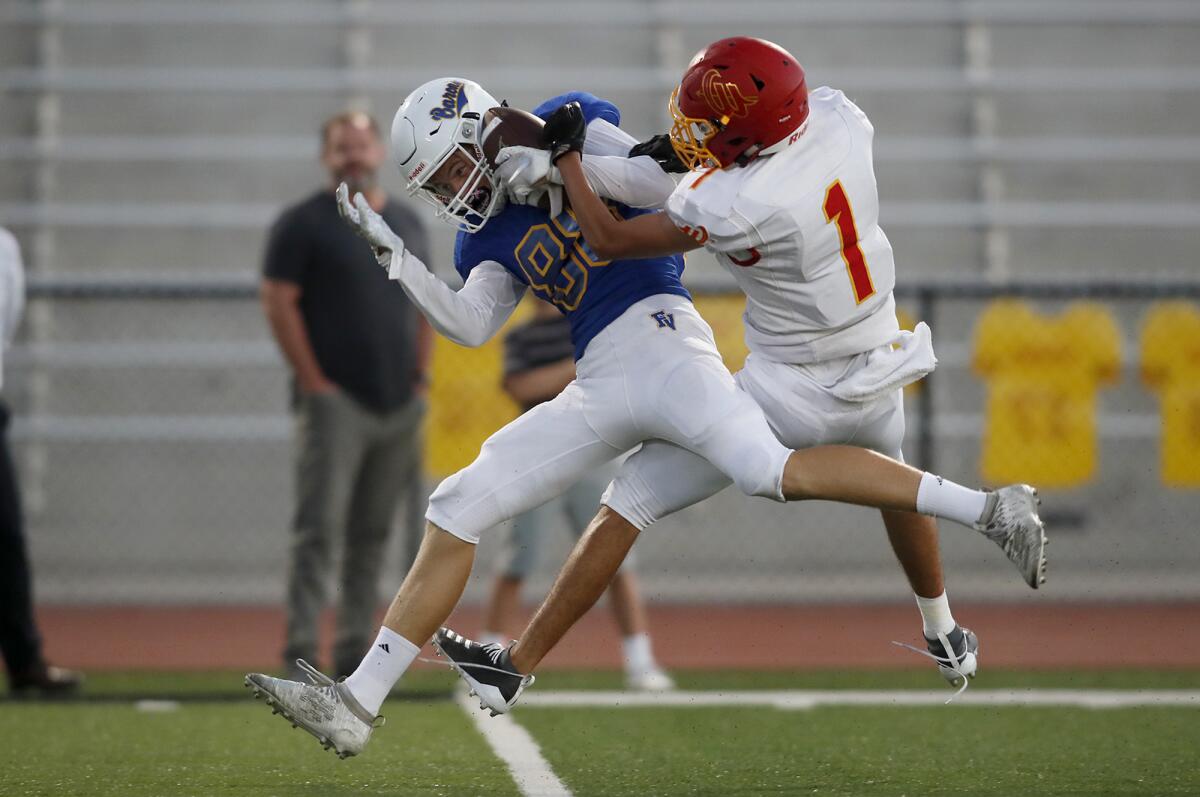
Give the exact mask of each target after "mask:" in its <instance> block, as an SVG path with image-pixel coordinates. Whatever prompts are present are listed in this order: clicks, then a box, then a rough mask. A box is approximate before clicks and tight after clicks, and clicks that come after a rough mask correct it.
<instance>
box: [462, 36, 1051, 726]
mask: <svg viewBox="0 0 1200 797" xmlns="http://www.w3.org/2000/svg"><path fill="white" fill-rule="evenodd" d="M670 109H671V113H672V116H673V118H674V125H673V127H672V129H671V133H670V136H669V139H670V144H671V147H672V148H673V150H674V154H675V155H676V156H677V158H678V160H679V161H681V162H682V164H683V166H685V167H686V168H687V169H688V170H689V171H688V174H687V175H686V176H685V177H684V178H683V179H682V181H681V182H680V183H679V184H678V186H677V187H675V188H674V190H673V191H671V193H670V194H669V196H667V197H665V198H664V199H665V202H664V208H665V212H662V213H657V214H653V215H644V216H639V217H638V218H636V219H630V220H619V219H617V218H615V217H614V216H613V215H612V214H611V213H610V212H609V211H608V209H607V207H606V206H605V204H604V203H603V202H602V201H601V200H600V199H599V198H598V197H597V196H596V195H595V194H594V193H593V192H592V188H591V185H589V182H588V178H591V181H592V183H595V184H596V185H598V186H604V187H606V188H607V189H609V190H608V193H609V195H610V196H611V195H613V191H612V190H611V189H612V186H613V185H614V183H616V182H618V181H615V180H613V179H608V178H607V177H606V175H607V174H608V170H607V169H606V168H605V166H604V163H603V161H604V160H605V159H603V158H601V159H597V160H596V161H594V162H592V163H590V164H589V168H588V171H587V173H586V175H585V173H584V171H583V170H582V168H581V165H580V160H579V156H578V155H575V154H570V153H566V154H562V155H560V156H559V157H557V158H555V157H554V155H555V152H554V150H553V148H551V150H550V151H549V152H548V153H539V152H537V151H531V150H529V149H527V148H512V149H511V150H510V151H505V152H502V153H501V155H500V158H499V160H501V161H502V162H501V164H500V166H499V173H500V176H501V178H502V179H504V180H506V183H507V185H508V187H509V189H510V191H511V192H512V193H513V195H514V197H515V198H516V199H518V200H520V199H522V198H523V197H524V196H526V195H527V194H528V193H529V192H530V191H531V190H534V189H536V188H538V187H541V186H544V185H545V183H546V182H547V181H548V180H549V181H554V182H561V183H563V184H565V186H566V190H567V193H568V195H569V198H570V201H571V205H572V208H573V209H574V211H575V213H576V214H577V216H578V218H579V223H580V226H581V228H582V230H583V233H584V236H585V237H586V238H587V240H588V242H589V244H590V245H591V246H592V247H594V248H595V250H596V251H597V253H598V254H599V255H600V256H602V257H614V258H616V257H644V256H649V255H656V254H659V255H660V254H665V253H675V252H686V251H689V250H692V249H696V248H699V247H701V246H703V247H704V248H706V249H708V250H709V251H711V252H712V253H714V254H715V256H716V258H717V260H718V261H719V262H720V263H721V264H722V265H724V266H725V267H726V269H727V270H728V271H729V272H730V273H731V274H732V275H733V277H734V279H735V280H736V281H737V283H738V286H739V287H740V288H741V289H742V291H743V292H744V293H745V294H746V297H747V301H746V312H745V316H744V321H745V330H746V332H745V336H746V343H747V346H748V348H749V349H750V354H749V357H748V358H747V360H746V364H745V367H744V368H743V370H742V371H740V372H739V373H738V374H737V376H736V379H737V382H738V385H739V386H740V387H741V389H743V390H745V391H746V392H747V393H749V394H750V395H751V396H752V397H753V398H754V400H755V402H756V403H757V404H758V405H759V406H760V407H762V409H763V410H764V412H765V414H766V417H767V421H768V423H769V424H770V425H771V428H772V430H773V431H774V432H775V434H776V435H777V436H778V437H779V439H780V441H781V442H783V443H784V444H785V445H787V446H788V447H789V448H796V449H803V448H806V447H808V446H816V445H823V444H847V445H853V446H861V447H864V448H868V449H872V450H874V451H878V452H879V453H882V454H885V455H887V456H890V457H893V458H896V459H901V458H902V454H901V443H902V442H903V438H904V425H905V424H904V406H903V397H902V391H901V388H902V387H903V386H904V385H906V384H908V383H910V382H912V381H915V380H916V379H919V378H921V377H922V376H924V375H925V374H926V373H928V372H929V371H932V370H933V367H934V365H935V363H936V360H935V358H934V356H933V350H932V345H931V342H930V333H929V328H928V327H927V326H925V325H924V324H921V325H919V326H918V328H917V330H916V331H915V332H914V333H907V332H901V331H900V329H899V325H898V323H897V320H896V308H895V303H894V301H893V298H892V288H893V286H894V284H895V264H894V262H893V257H892V248H891V244H890V243H889V242H888V239H887V236H885V235H884V233H883V230H882V229H881V228H880V227H879V195H878V191H877V188H876V183H875V174H874V167H873V163H872V151H871V146H872V137H873V134H874V129H873V128H872V126H871V123H870V121H868V119H867V117H866V115H865V114H863V112H862V111H861V110H859V109H858V107H856V106H855V105H854V104H853V103H852V102H850V100H848V99H847V98H846V97H845V95H844V94H842V93H841V92H840V91H836V90H834V89H830V88H824V87H822V88H818V89H816V90H815V91H813V92H811V94H810V93H809V92H808V90H807V86H806V83H805V77H804V72H803V70H802V69H801V67H800V65H799V64H798V63H797V61H796V59H795V58H794V57H793V56H792V55H791V54H790V53H788V52H787V51H786V50H784V49H782V48H780V47H778V46H777V45H774V44H772V43H770V42H766V41H763V40H761V39H752V38H745V37H737V38H730V39H723V40H721V41H718V42H715V43H714V44H712V45H710V46H709V47H707V48H705V49H704V50H702V51H701V52H700V53H698V54H697V55H696V57H695V58H694V59H693V61H692V62H691V64H690V65H689V67H688V69H687V71H686V72H685V73H684V76H683V79H682V81H681V83H680V85H679V87H678V88H677V89H676V90H675V92H674V93H673V94H672V96H671V100H670ZM573 115H574V114H573V111H572V109H570V108H569V107H563V108H562V109H560V111H559V112H557V114H556V116H555V117H553V118H552V119H551V121H550V122H549V123H548V126H551V127H554V128H560V129H563V130H567V131H570V130H572V129H574V130H578V129H579V126H578V123H577V122H576V121H572V116H573ZM565 137H567V138H569V137H570V135H569V133H568V134H567V135H566V136H565ZM616 195H617V198H619V197H620V194H619V192H616ZM938 479H939V477H936V476H932V475H928V474H927V475H926V476H924V477H923V484H925V485H926V486H932V485H933V484H935V483H937V481H938ZM729 483H730V481H729V479H727V478H726V477H724V476H722V475H721V474H720V473H719V472H718V471H717V470H716V469H715V468H713V467H712V466H711V465H710V464H708V463H707V462H705V461H704V460H703V459H702V458H701V457H699V456H697V455H696V454H695V453H693V452H691V451H689V450H687V449H686V448H685V447H680V446H676V445H673V444H671V443H669V442H664V441H650V442H647V443H645V444H644V445H643V446H642V448H641V450H640V451H638V452H636V453H635V454H633V455H632V456H631V457H630V458H629V459H628V460H627V462H626V463H625V465H624V466H623V467H622V468H621V470H620V472H619V473H618V476H617V478H616V479H615V480H614V481H613V483H612V484H611V486H610V487H609V490H608V491H607V492H606V494H605V496H604V498H603V503H604V505H605V506H606V507H607V508H608V509H609V510H611V511H610V512H608V513H607V514H606V515H605V516H604V517H603V522H602V523H596V524H594V525H593V528H592V529H590V530H589V532H588V534H587V535H586V536H585V537H584V538H583V539H582V540H581V542H580V544H579V545H578V546H577V548H576V551H575V553H574V554H573V555H572V558H571V560H569V561H568V563H567V565H566V566H565V567H564V569H563V572H562V574H561V575H560V580H559V582H558V583H556V585H555V588H554V589H553V590H552V592H551V594H550V596H549V597H548V598H547V601H546V603H545V604H543V606H542V608H541V609H540V610H539V612H538V614H537V615H536V616H535V618H534V620H533V621H532V622H531V624H530V626H529V628H528V629H527V630H526V632H525V633H524V634H523V635H522V637H521V638H520V639H519V640H517V642H516V643H515V645H514V646H513V647H512V648H511V649H510V651H509V653H510V660H511V662H512V664H513V665H514V667H515V669H516V670H517V671H518V672H521V673H528V672H530V671H531V670H532V668H533V667H534V666H536V664H537V663H538V662H539V661H540V660H541V658H542V657H543V656H544V655H545V654H546V653H547V652H548V651H549V650H550V648H551V647H553V645H554V644H555V643H556V642H557V641H558V639H560V638H561V636H562V635H563V634H564V633H565V632H566V629H567V628H569V626H570V624H571V623H572V622H573V621H574V620H575V619H577V618H578V617H579V616H581V615H582V613H583V612H584V611H586V609H587V608H588V607H589V606H590V605H591V604H590V602H589V601H594V600H595V597H597V596H598V595H599V592H598V591H597V590H598V589H599V588H600V587H601V585H603V584H605V583H607V581H605V580H604V579H603V575H604V573H606V572H609V571H615V568H616V566H617V565H618V564H619V562H620V556H621V555H622V551H623V550H627V549H628V547H629V546H630V545H632V543H633V540H634V539H635V538H636V535H637V533H638V532H639V531H640V530H642V529H644V528H646V527H647V526H649V525H650V524H651V523H653V522H654V521H656V520H658V519H660V518H662V517H664V516H666V515H668V514H671V513H672V512H675V511H677V510H679V509H682V508H684V507H686V506H690V505H692V504H694V503H696V502H698V501H701V500H703V499H705V498H707V497H709V496H711V495H713V494H715V493H717V492H719V491H720V490H722V489H724V488H725V487H726V486H728V485H729ZM1005 489H1006V490H1009V491H1010V492H1011V493H1012V495H1013V497H1014V498H1015V499H1017V500H1023V501H1026V502H1028V503H1030V504H1033V503H1034V502H1036V497H1035V495H1036V493H1035V491H1034V490H1033V489H1032V488H1030V487H1027V486H1024V485H1018V486H1014V487H1010V488H1005ZM917 509H918V511H920V512H926V511H927V510H928V509H929V506H928V505H926V504H924V502H923V499H922V498H921V497H918V501H917ZM883 520H884V524H885V526H886V528H887V531H888V536H889V539H890V540H891V543H892V546H893V549H894V551H895V553H896V556H897V558H898V559H899V561H900V563H901V565H902V566H903V568H904V570H905V573H906V575H907V576H908V579H909V582H910V584H911V586H912V588H913V591H914V593H915V597H916V601H917V604H918V608H919V609H920V612H921V616H922V621H923V623H922V624H923V629H922V630H923V635H924V637H925V639H926V642H927V648H928V650H929V654H930V655H931V656H932V657H933V658H934V659H935V660H936V661H937V663H938V666H939V670H940V671H941V673H942V675H943V676H945V677H946V679H947V680H949V681H951V682H952V683H957V682H961V685H962V686H963V687H965V685H966V677H965V676H971V675H974V673H975V671H976V668H977V662H976V651H977V649H978V641H977V639H976V638H975V635H974V634H973V633H972V632H971V631H969V630H967V629H964V628H962V627H960V626H959V625H958V624H957V623H956V622H955V621H954V618H953V616H952V614H951V612H950V607H949V602H948V600H947V598H946V594H945V587H944V584H943V578H942V569H941V561H940V556H939V551H938V537H937V534H938V532H937V525H936V522H935V521H934V519H933V517H931V516H929V515H927V514H924V515H923V514H917V513H916V512H907V511H895V510H884V511H883ZM1044 542H1045V538H1044V536H1042V537H1041V538H1040V540H1039V541H1038V543H1037V546H1036V547H1037V550H1036V551H1034V553H1035V556H1034V557H1033V558H1031V559H1026V560H1025V561H1024V567H1023V568H1022V575H1023V576H1024V578H1025V580H1026V582H1027V583H1028V584H1029V585H1030V586H1031V587H1033V588H1035V589H1036V588H1037V587H1038V586H1039V585H1040V584H1041V583H1042V582H1044V580H1045V560H1044V556H1043V551H1042V547H1043V546H1044ZM602 563H603V564H604V565H605V567H604V568H603V569H602V568H601V564H602ZM1019 566H1020V565H1019ZM585 568H586V570H587V572H589V573H591V574H592V576H591V579H592V580H591V581H590V582H589V580H588V579H587V578H585V577H584V576H582V575H581V573H580V572H579V571H582V570H584V569H585ZM585 583H586V584H589V585H590V589H580V588H578V585H579V584H585ZM460 655H461V654H460ZM487 675H488V674H479V675H476V676H474V677H472V676H471V675H470V674H468V675H467V676H466V678H467V680H468V682H470V683H471V684H472V686H476V683H475V682H476V681H478V680H480V679H481V678H486V677H487ZM491 707H492V708H506V707H497V706H491Z"/></svg>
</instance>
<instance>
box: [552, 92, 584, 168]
mask: <svg viewBox="0 0 1200 797" xmlns="http://www.w3.org/2000/svg"><path fill="white" fill-rule="evenodd" d="M586 138H587V119H586V118H585V117H584V115H583V108H581V107H580V106H579V103H577V102H568V103H567V104H565V105H562V106H559V107H558V108H557V109H556V110H555V111H554V113H552V114H550V117H549V118H548V119H546V127H545V128H543V129H542V139H543V143H544V144H545V147H546V149H548V150H550V162H551V163H555V162H557V161H558V159H559V158H561V157H562V156H563V155H566V154H567V153H568V152H583V142H584V140H585V139H586Z"/></svg>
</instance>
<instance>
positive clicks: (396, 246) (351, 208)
mask: <svg viewBox="0 0 1200 797" xmlns="http://www.w3.org/2000/svg"><path fill="white" fill-rule="evenodd" d="M337 206H338V213H339V214H341V217H342V218H343V219H345V221H346V223H347V224H349V225H350V226H351V227H352V228H353V229H354V231H355V232H356V233H358V234H359V235H360V236H361V237H363V238H364V239H366V241H367V243H369V244H370V245H371V249H372V250H373V251H374V252H375V261H376V262H377V263H379V265H381V266H383V267H384V268H385V269H389V270H390V268H391V264H392V258H393V257H403V256H404V239H402V238H401V237H400V236H399V235H396V233H395V232H394V231H393V230H392V228H391V227H389V226H388V224H387V222H386V221H384V220H383V217H382V216H380V215H379V214H378V213H376V212H375V210H374V209H373V208H372V207H371V205H370V204H368V202H367V198H366V197H365V196H363V195H362V193H361V192H359V193H357V194H355V195H354V201H353V203H352V202H351V201H350V189H349V187H347V185H346V184H345V183H342V184H341V185H339V186H338V188H337Z"/></svg>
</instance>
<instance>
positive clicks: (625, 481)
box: [600, 473, 664, 531]
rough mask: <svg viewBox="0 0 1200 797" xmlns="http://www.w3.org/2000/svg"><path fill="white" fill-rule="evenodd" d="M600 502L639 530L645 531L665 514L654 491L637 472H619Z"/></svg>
mask: <svg viewBox="0 0 1200 797" xmlns="http://www.w3.org/2000/svg"><path fill="white" fill-rule="evenodd" d="M600 503H601V504H603V505H604V506H607V507H608V508H609V509H611V510H612V511H614V512H616V513H617V514H618V515H620V516H621V517H623V518H625V519H626V520H628V521H629V522H630V523H631V524H632V525H633V527H634V528H636V529H637V530H638V531H645V530H646V529H647V528H649V527H650V525H651V524H653V523H654V522H655V521H656V520H658V519H659V518H661V517H662V516H663V514H664V513H663V507H662V506H661V505H660V502H659V501H658V499H657V497H656V496H655V495H654V491H653V490H651V489H650V487H649V485H647V484H646V483H645V482H644V481H643V480H642V479H641V477H639V476H638V475H637V474H632V473H630V474H626V473H622V474H618V475H617V477H616V478H615V479H613V480H612V481H611V482H610V483H609V485H608V489H606V490H605V491H604V495H602V496H600Z"/></svg>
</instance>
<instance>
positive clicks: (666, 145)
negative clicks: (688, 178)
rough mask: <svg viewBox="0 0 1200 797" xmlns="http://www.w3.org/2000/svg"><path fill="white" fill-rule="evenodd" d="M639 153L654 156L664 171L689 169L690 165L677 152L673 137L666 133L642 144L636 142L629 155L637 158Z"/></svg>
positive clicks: (684, 170)
mask: <svg viewBox="0 0 1200 797" xmlns="http://www.w3.org/2000/svg"><path fill="white" fill-rule="evenodd" d="M638 155H649V156H650V157H651V158H654V162H655V163H657V164H658V165H659V166H660V167H662V170H663V171H664V172H674V173H676V174H682V173H683V172H686V171H688V167H686V166H684V165H683V161H681V160H679V156H678V155H676V154H675V148H674V147H672V146H671V137H670V136H668V135H667V134H666V133H660V134H658V135H657V136H654V137H653V138H650V139H647V140H645V141H643V142H642V143H641V144H634V145H633V148H632V149H630V150H629V157H631V158H636V157H637V156H638Z"/></svg>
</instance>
